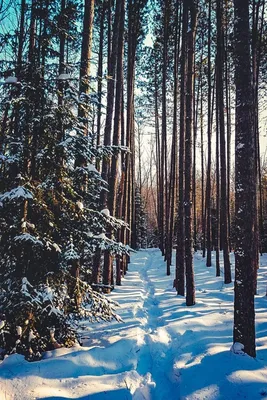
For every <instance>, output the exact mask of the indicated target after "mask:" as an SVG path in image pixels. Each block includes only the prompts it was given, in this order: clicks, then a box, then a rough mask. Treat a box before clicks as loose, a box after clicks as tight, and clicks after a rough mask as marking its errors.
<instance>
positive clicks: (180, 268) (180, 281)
mask: <svg viewBox="0 0 267 400" xmlns="http://www.w3.org/2000/svg"><path fill="white" fill-rule="evenodd" d="M187 25H188V4H187V2H184V3H183V28H182V48H181V80H180V85H181V86H180V138H179V200H178V218H177V249H176V278H175V279H176V289H177V294H178V295H181V296H184V294H185V247H184V243H185V239H184V238H185V234H184V171H185V118H186V113H185V111H186V110H185V94H186V79H187V56H186V53H187V29H188V26H187Z"/></svg>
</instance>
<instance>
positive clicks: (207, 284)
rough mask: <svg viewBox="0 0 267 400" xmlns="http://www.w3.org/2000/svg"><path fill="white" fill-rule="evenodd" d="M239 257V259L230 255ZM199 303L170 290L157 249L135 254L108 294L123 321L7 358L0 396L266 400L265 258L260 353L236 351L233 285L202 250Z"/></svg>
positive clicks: (3, 399)
mask: <svg viewBox="0 0 267 400" xmlns="http://www.w3.org/2000/svg"><path fill="white" fill-rule="evenodd" d="M232 262H233V257H232ZM194 264H195V275H196V297H197V304H196V305H195V306H194V307H186V305H185V299H184V298H182V297H180V296H177V295H176V292H175V290H174V289H173V288H172V282H173V278H174V267H172V268H171V276H168V277H167V276H166V266H165V263H164V261H163V258H162V256H161V254H160V251H159V250H157V249H150V250H143V251H139V252H137V253H136V254H134V255H133V256H132V262H131V264H130V265H129V271H128V272H127V275H126V276H125V278H124V279H123V282H122V286H121V287H116V288H115V290H114V291H113V292H112V293H111V294H110V297H111V298H112V299H113V300H115V301H117V302H118V303H119V304H120V308H119V309H118V313H119V315H120V316H121V317H122V318H123V320H124V322H117V321H113V322H111V323H110V324H107V323H100V324H94V325H92V324H88V326H87V327H86V329H85V330H83V332H82V335H83V337H84V346H83V347H80V346H76V347H75V348H71V349H58V350H54V351H52V352H48V353H46V355H45V358H44V359H43V360H42V361H40V362H34V363H28V362H27V361H25V360H24V359H23V357H22V356H20V355H12V356H10V357H8V358H7V359H6V360H4V362H3V363H2V364H0V400H37V399H43V400H44V399H46V400H67V399H79V400H87V399H89V400H105V399H108V400H131V399H132V400H204V399H206V400H244V399H247V400H260V399H261V400H262V399H265V400H267V368H266V367H267V322H266V321H267V300H266V296H265V287H266V278H267V255H265V256H264V257H262V258H261V268H260V270H259V279H258V295H257V296H256V298H255V304H256V324H257V359H256V360H254V359H251V358H250V357H248V356H246V355H243V356H242V355H236V354H233V353H231V352H230V350H229V349H230V347H231V344H232V328H233V284H230V285H224V283H223V277H220V278H216V277H215V267H214V266H213V267H211V268H206V266H205V260H203V258H202V257H201V255H200V254H195V257H194Z"/></svg>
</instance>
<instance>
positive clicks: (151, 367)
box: [136, 252, 180, 400]
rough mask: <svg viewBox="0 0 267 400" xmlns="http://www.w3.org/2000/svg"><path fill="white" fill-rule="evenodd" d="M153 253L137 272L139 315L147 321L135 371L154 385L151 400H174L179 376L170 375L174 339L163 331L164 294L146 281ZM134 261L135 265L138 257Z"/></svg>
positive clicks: (176, 395) (149, 254) (148, 279)
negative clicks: (141, 293) (141, 294)
mask: <svg viewBox="0 0 267 400" xmlns="http://www.w3.org/2000/svg"><path fill="white" fill-rule="evenodd" d="M154 254H155V253H153V252H152V253H147V254H146V257H147V258H146V260H145V262H144V263H143V265H142V267H141V268H140V272H139V277H140V282H142V284H143V285H144V292H145V296H144V303H143V307H142V313H143V316H144V320H145V321H146V322H145V323H143V326H144V341H143V343H144V345H143V346H142V348H141V351H140V353H139V357H138V364H137V368H136V370H137V372H138V373H139V374H140V375H145V374H150V375H151V381H152V382H153V383H154V388H153V387H152V388H151V390H150V391H151V396H152V398H153V399H155V400H156V399H159V400H160V399H163V398H166V399H177V398H180V395H179V384H178V378H179V374H178V373H177V374H176V375H175V374H174V373H173V354H174V351H173V350H174V346H175V344H176V340H173V339H174V338H172V337H171V336H170V335H169V334H168V332H167V331H166V330H165V329H164V328H163V325H164V319H163V318H162V317H163V312H162V310H161V309H160V307H159V305H160V301H161V296H162V295H163V294H164V292H162V293H157V292H156V289H155V284H154V282H153V280H151V279H150V278H149V272H150V271H151V270H152V267H153V263H155V259H154ZM136 262H137V263H138V258H136ZM169 354H171V357H170V356H169ZM175 377H176V378H175Z"/></svg>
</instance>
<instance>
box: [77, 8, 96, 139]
mask: <svg viewBox="0 0 267 400" xmlns="http://www.w3.org/2000/svg"><path fill="white" fill-rule="evenodd" d="M94 7H95V0H84V16H83V30H82V50H81V64H80V94H84V95H85V96H87V97H88V95H89V91H90V85H89V79H90V66H91V53H92V38H93V21H94ZM79 116H80V117H81V118H82V119H83V120H84V123H85V126H87V121H86V120H87V118H88V98H85V102H84V104H82V105H80V107H79ZM86 134H87V133H86Z"/></svg>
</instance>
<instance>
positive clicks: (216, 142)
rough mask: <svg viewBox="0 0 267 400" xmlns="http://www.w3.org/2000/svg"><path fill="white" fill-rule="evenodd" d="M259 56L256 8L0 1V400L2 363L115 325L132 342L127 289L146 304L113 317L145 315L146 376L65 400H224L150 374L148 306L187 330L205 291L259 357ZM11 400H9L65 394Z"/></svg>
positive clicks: (259, 6) (265, 42) (246, 348)
mask: <svg viewBox="0 0 267 400" xmlns="http://www.w3.org/2000/svg"><path fill="white" fill-rule="evenodd" d="M266 54H267V10H266V6H265V0H84V1H81V0H0V98H1V102H0V359H1V360H3V362H2V363H1V361H0V363H1V364H0V388H1V387H2V385H3V388H4V385H7V386H5V387H6V388H7V389H5V393H6V395H5V396H6V397H5V399H13V398H14V399H15V398H16V397H12V396H13V394H12V393H13V391H14V387H15V386H14V387H13V386H12V385H11V386H12V387H13V389H12V387H11V386H8V384H7V383H6V378H5V376H6V375H5V373H6V372H5V371H7V369H8V366H9V363H12V361H8V360H12V357H13V359H14V360H15V358H14V357H22V358H17V360H19V361H18V362H21V363H23V365H27V361H36V365H37V364H38V363H42V362H44V361H45V360H46V357H47V354H54V355H55V358H56V357H57V354H59V355H60V354H62V355H63V356H64V355H65V354H67V355H69V354H72V353H69V352H71V351H76V350H77V348H76V347H77V346H82V345H83V344H84V340H85V342H86V346H89V347H90V346H91V347H92V345H93V344H94V340H95V343H97V341H99V343H100V342H101V343H102V341H103V343H104V342H105V341H106V342H109V343H110V344H112V343H113V342H112V340H115V339H114V338H113V339H112V337H113V336H112V329H115V328H114V327H116V326H117V327H121V329H122V330H123V329H126V328H127V329H126V330H127V332H128V334H130V330H131V324H130V322H129V321H130V320H129V316H128V314H127V313H126V309H124V307H125V305H126V304H128V303H127V301H130V300H131V296H135V295H136V294H135V289H136V287H138V286H140V290H141V291H143V292H142V293H143V296H144V298H146V299H147V300H144V302H143V303H142V305H140V306H138V307H137V306H136V305H135V303H134V302H133V303H129V304H128V306H127V307H129V309H130V310H131V309H132V313H133V314H132V317H131V318H135V319H136V318H137V320H138V321H139V322H140V324H141V325H140V324H139V325H140V326H141V328H142V329H143V322H142V321H143V318H145V319H146V321H147V322H146V323H145V325H144V326H147V325H149V324H150V325H149V326H150V328H149V329H150V331H149V329H148V328H144V332H145V333H144V346H147V348H149V354H147V353H146V352H144V353H143V350H141V352H140V355H139V356H138V357H139V358H138V360H137V361H136V363H137V365H138V366H139V367H138V366H137V367H135V368H133V369H134V371H135V373H138V374H139V375H138V376H142V377H143V376H146V378H144V377H143V378H142V379H146V380H145V381H144V380H142V381H140V382H141V383H140V382H139V381H138V382H139V386H138V385H137V387H135V389H133V386H131V385H133V383H131V385H130V386H129V385H128V384H126V383H125V385H126V389H125V388H124V389H123V392H122V393H117V394H116V393H115V392H114V394H113V397H112V395H108V396H109V397H104V394H103V393H109V391H107V392H106V391H103V392H101V393H102V394H101V393H100V394H99V396H100V397H97V396H96V397H93V394H92V393H93V392H92V393H91V392H90V393H89V392H84V393H81V396H82V395H83V396H85V397H79V398H80V399H87V398H92V399H100V400H101V399H104V398H110V399H112V400H113V399H117V400H118V399H120V398H122V399H125V398H127V399H128V398H133V399H135V400H139V399H146V400H149V399H152V400H153V399H155V400H156V399H159V400H161V399H162V400H165V399H167V398H169V399H170V400H171V399H177V398H178V399H180V398H181V399H185V400H194V399H197V400H201V399H204V398H207V399H210V400H212V399H214V400H219V399H226V398H228V397H225V394H220V395H219V394H218V393H217V392H216V393H217V394H216V393H215V392H214V393H213V394H210V392H207V393H206V392H205V393H206V394H203V393H204V392H203V393H202V392H201V394H188V393H185V394H184V395H183V394H182V392H179V393H180V394H178V392H177V393H176V395H174V393H175V392H176V389H177V388H176V387H179V385H181V387H182V383H181V379H180V375H182V376H183V373H180V372H178V373H177V374H176V372H173V371H176V369H175V368H174V367H173V368H174V369H173V370H172V374H173V375H172V377H173V376H174V375H175V376H176V375H177V376H178V375H179V379H177V380H175V379H176V378H171V379H169V380H166V382H165V384H163V383H162V382H161V379H160V377H159V376H158V373H159V372H158V371H159V368H161V369H162V370H165V369H166V368H167V369H168V368H169V367H170V365H169V364H168V362H169V363H174V358H168V360H169V361H168V362H167V359H166V363H165V364H163V361H162V360H163V358H164V357H163V356H162V355H160V356H159V354H158V353H155V348H156V347H157V346H158V345H159V343H161V339H162V337H163V339H162V343H165V342H164V340H167V342H168V340H169V341H170V342H172V343H174V344H173V346H174V347H168V348H167V350H168V354H169V352H170V353H171V354H172V357H174V354H175V353H176V352H179V351H178V350H177V349H178V347H177V348H176V347H175V346H176V345H175V343H176V340H178V339H177V337H178V336H179V335H181V332H180V331H179V333H177V335H175V334H174V333H173V331H172V329H173V328H171V329H169V330H168V329H167V328H166V326H167V322H166V326H165V325H164V322H159V321H164V320H165V316H166V315H167V314H166V313H165V311H166V310H165V308H164V307H165V306H164V304H165V303H166V304H167V302H169V303H170V304H172V305H173V312H174V313H176V312H177V313H179V310H180V312H181V313H182V316H181V320H180V322H179V323H181V322H182V319H183V318H184V316H185V315H187V313H189V314H190V313H196V314H192V319H191V320H190V321H189V322H188V323H189V324H191V323H192V321H193V318H195V317H196V316H197V315H198V311H197V310H198V307H202V304H205V307H206V306H207V307H208V308H209V307H213V303H212V302H211V303H210V301H211V299H210V298H209V293H211V291H212V293H214V296H217V297H216V299H217V300H216V302H217V303H218V304H220V307H222V306H221V304H224V302H226V303H225V304H227V306H226V311H224V314H227V313H230V314H229V315H228V314H227V315H228V317H229V319H227V324H228V325H229V329H230V331H229V332H230V336H229V337H228V339H229V338H230V339H229V343H230V345H232V347H231V351H232V353H233V354H235V355H236V354H237V355H238V354H239V355H240V354H242V355H245V357H248V358H246V360H248V359H250V358H252V359H255V360H258V356H257V354H258V353H256V345H257V334H258V333H259V335H260V338H259V340H260V341H261V344H260V345H259V346H262V349H263V347H264V346H265V345H266V346H267V342H266V338H267V331H266V322H265V325H264V317H263V316H262V317H258V314H257V313H260V312H262V313H264V312H265V309H266V300H267V298H266V296H267V294H266V284H267V282H266V281H267V275H266V273H267V269H266V267H267V258H265V253H267V158H266V126H267V125H266V123H267V108H266V96H267V86H266V71H267V64H266ZM142 257H143V258H142ZM142 260H145V261H142ZM153 271H154V272H153ZM155 271H156V272H155ZM136 274H137V275H136ZM155 274H159V275H158V278H156V275H155ZM201 274H204V275H205V277H206V279H207V281H205V280H203V277H204V276H203V277H201ZM136 276H138V279H139V280H137V281H136V283H134V282H135V280H136V279H137V278H136ZM211 283H212V284H213V285H214V286H212V289H210V286H209V284H211ZM159 284H161V285H164V284H166V285H167V286H166V287H165V289H164V286H161V285H159ZM131 285H132V286H131ZM157 285H159V286H157ZM199 285H200V286H199ZM205 285H207V287H208V289H203V287H204V286H205ZM129 288H131V290H130V289H129ZM164 290H165V292H166V293H165V292H164ZM222 291H225V293H227V296H226V294H225V296H226V297H224V296H223V294H222V293H220V292H222ZM164 293H165V294H164ZM203 293H208V294H207V296H206V297H205V296H204V298H205V299H204V300H203V299H202V297H203ZM167 295H168V296H169V297H168V296H167ZM228 295H229V296H228ZM138 296H139V295H138ZM138 296H137V298H136V304H139V302H140V298H139V297H138ZM162 296H163V297H162ZM164 296H165V297H164ZM166 296H167V297H166ZM220 296H222V297H220ZM141 297H142V296H141ZM161 300H162V301H161ZM206 301H207V302H208V303H207V305H206V303H205V302H206ZM217 303H216V304H217ZM140 304H141V303H140ZM225 304H224V305H225ZM121 307H122V310H121V312H120V308H121ZM136 307H137V308H136ZM205 307H204V309H205ZM142 308H143V309H144V311H143V312H144V315H142V316H140V315H141V314H140V315H139V314H138V313H139V312H141V310H142ZM181 310H184V311H181ZM194 310H195V311H194ZM229 310H230V311H229ZM202 311H203V310H202ZM202 311H201V310H200V311H199V312H202ZM203 312H204V311H203ZM125 313H126V314H125ZM190 315H191V314H190ZM255 315H256V318H255ZM265 316H267V314H265ZM217 317H218V319H216V324H215V323H214V324H215V325H216V326H217V323H218V321H220V316H219V315H218V316H217ZM217 317H216V318H217ZM138 318H139V319H138ZM222 318H224V317H222ZM210 321H213V320H212V318H211V319H210V320H208V324H211V322H210ZM214 321H215V319H214ZM186 323H187V322H186ZM116 324H117V325H116ZM123 324H125V326H126V328H122V327H123V326H124V325H123ZM258 324H263V325H260V326H259V325H258ZM139 325H138V326H139ZM200 325H201V324H200ZM215 325H214V326H215ZM98 326H100V327H101V329H100V328H98ZM140 326H139V328H140ZM210 326H212V325H210ZM139 328H138V329H139ZM141 328H140V329H141ZM109 329H110V334H109V336H107V337H106V336H103V335H105V334H106V333H105V332H106V331H108V330H109ZM118 329H119V328H118ZM142 329H141V330H142ZM165 329H167V330H166V331H165ZM163 330H164V332H163ZM195 330H196V331H197V329H194V328H192V332H194V331H195ZM199 330H200V331H201V328H200V329H199ZM97 332H98V333H97ZM160 332H161V333H160ZM162 332H163V333H162ZM186 332H189V331H186ZM190 332H191V330H190ZM229 332H228V334H229ZM96 334H98V336H94V335H96ZM135 334H136V333H135ZM161 334H162V335H163V336H160V335H161ZM101 335H102V336H101ZM120 335H122V333H120ZM155 335H158V336H157V337H158V339H157V340H156V339H155ZM203 335H204V334H203ZM137 336H138V333H137ZM115 337H116V335H115ZM201 337H202V336H201ZM104 338H105V339H104ZM264 338H265V339H264ZM120 340H121V339H120ZM125 340H126V339H125ZM195 340H196V341H197V340H200V339H197V337H196V339H195ZM201 340H202V339H201ZM137 342H138V339H137ZM211 342H212V339H211ZM118 343H120V341H118ZM151 343H152V344H151ZM153 343H154V347H153ZM212 343H213V342H212ZM227 343H228V342H227ZM91 347H90V348H91ZM103 347H105V345H103ZM126 347H127V346H126ZM257 348H258V345H257ZM266 348H267V347H266ZM66 349H68V350H66ZM69 349H75V350H69ZM84 349H85V347H84ZM229 349H230V346H229ZM117 350H118V349H117ZM108 351H109V347H108V346H107V349H106V352H107V353H106V354H109V353H108ZM123 351H124V349H123V347H122V348H120V350H119V353H120V352H123ZM137 351H139V350H137ZM162 351H163V353H164V351H165V350H162V349H161V348H160V352H162ZM53 352H54V353H53ZM57 352H59V353H57ZM60 352H62V353H60ZM65 352H67V353H65ZM115 353H116V350H114V352H112V351H111V350H110V354H111V358H112V357H113V356H114V354H115ZM200 353H201V354H202V353H203V354H204V353H205V352H204V350H203V349H202V350H200ZM97 354H98V353H97ZM127 354H128V353H127ZM160 354H161V353H160ZM179 354H180V356H181V357H182V358H183V357H184V353H179ZM51 357H53V356H51ZM97 357H100V356H99V355H97ZM101 357H102V356H101ZM101 357H100V359H101ZM104 357H106V356H104ZM127 357H128V356H127ZM153 357H155V358H156V359H158V358H159V360H161V361H158V362H159V367H158V369H156V367H155V366H154V364H153ZM162 357H163V358H162ZM264 357H265V358H260V359H261V360H263V359H264V360H265V361H264V362H263V367H262V369H264V370H266V368H267V355H266V356H264ZM24 358H25V360H24ZM122 358H123V357H122ZM22 360H23V361H22ZM81 360H82V361H81V362H82V363H83V365H85V364H86V365H87V363H89V364H90V361H86V360H83V359H82V356H81ZM145 360H146V361H145ZM148 360H150V361H149V362H150V363H152V364H151V365H152V367H151V366H148V364H147V363H148ZM228 361H229V360H228ZM228 361H225V360H224V361H223V363H225V364H226V363H227V362H228ZM219 362H220V361H219ZM238 362H239V361H238ZM6 363H7V364H6ZM24 363H26V364H24ZM177 363H178V361H177ZM33 364H35V363H33ZM174 364H175V363H174ZM174 364H173V365H174ZM5 365H6V366H5ZM10 365H11V364H10ZM38 365H41V364H38ZM95 365H96V364H93V366H95ZM123 365H124V364H123ZM125 365H126V364H125ZM125 365H124V367H125ZM175 365H176V364H175ZM177 365H178V364H177ZM251 365H252V364H251ZM87 367H88V368H89V366H88V365H87ZM91 367H92V365H91V364H90V368H91ZM1 368H2V372H3V376H4V378H3V380H1ZM5 368H6V369H5ZM33 368H34V367H33ZM63 368H64V367H63ZM96 368H97V367H96ZM125 368H126V369H125V371H128V370H127V368H128V367H127V366H126V367H125ZM129 368H130V367H129ZM131 368H132V367H131ZM241 368H242V366H241ZM244 368H245V367H244ZM259 368H260V367H259ZM92 369H93V372H96V371H95V370H94V368H93V367H92ZM248 369H250V367H249V368H248ZM251 370H252V367H251ZM211 371H212V367H211ZM110 373H112V372H110ZM145 373H146V374H150V375H149V379H148V375H145ZM201 373H203V371H202V372H201ZM264 373H265V374H266V372H264ZM13 374H14V376H18V377H20V374H21V371H20V370H18V371H17V372H14V371H13ZM70 375H71V376H73V377H75V373H74V375H72V372H71V370H70ZM89 375H90V374H89ZM92 375H97V376H102V375H105V372H103V371H102V373H99V375H98V373H92ZM201 376H202V375H201ZM266 376H267V375H266ZM61 377H64V375H62V376H61ZM18 379H20V378H18ZM125 379H126V378H125ZM127 379H128V378H127ZM131 379H132V377H131ZM138 379H139V378H138ZM264 379H265V378H263V380H262V382H264ZM249 380H250V378H249ZM21 382H23V381H21ZM123 382H124V380H123ZM144 382H145V383H144ZM265 382H266V379H265ZM23 385H24V383H23ZM112 385H113V386H112V387H113V389H112V390H114V385H115V384H114V382H113V383H112ZM153 385H154V386H153ZM200 385H201V384H200ZM265 386H266V385H265ZM22 387H23V386H22ZM166 387H167V388H169V389H168V390H169V392H168V391H166V390H167V389H166V390H165V388H166ZM184 387H185V386H184ZM3 390H4V389H3ZM12 390H13V391H12ZM20 390H24V389H20ZM27 390H28V389H27ZM29 390H30V389H29ZM103 390H104V389H103ZM125 390H126V392H125ZM25 393H26V392H25ZM27 393H28V392H27ZM27 393H26V394H25V397H20V400H24V399H25V400H27V399H28V400H29V399H33V398H42V399H44V398H47V399H48V398H49V399H52V398H54V399H55V398H57V399H59V398H63V397H42V396H43V395H42V396H41V394H40V393H41V392H40V393H39V392H38V396H39V397H31V396H32V395H30V394H29V393H28V394H27ZM88 393H89V394H88ZM125 393H126V394H125ZM196 393H197V392H196ZM266 393H267V387H266V388H265V387H264V388H260V389H259V391H258V388H257V396H256V395H255V393H254V392H251V393H250V394H249V396H252V397H249V398H251V399H252V398H255V399H256V398H267V397H264V396H267V395H266ZM49 394H50V395H51V394H53V393H52V392H51V393H49ZM128 395H129V396H131V397H128ZM243 395H244V397H242V396H243ZM243 395H237V394H236V393H235V392H233V393H232V394H231V393H230V395H229V396H230V397H229V399H239V398H240V399H243V398H246V397H245V393H244V394H243ZM40 396H41V397H40ZM55 396H56V395H55ZM71 396H73V394H71V395H70V394H68V395H66V397H64V398H74V397H71ZM91 396H92V397H91ZM120 396H121V397H120ZM123 396H124V397H123ZM172 396H174V397H172ZM190 396H191V397H190ZM194 396H195V397H194ZM205 396H207V397H205ZM75 398H78V397H75Z"/></svg>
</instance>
